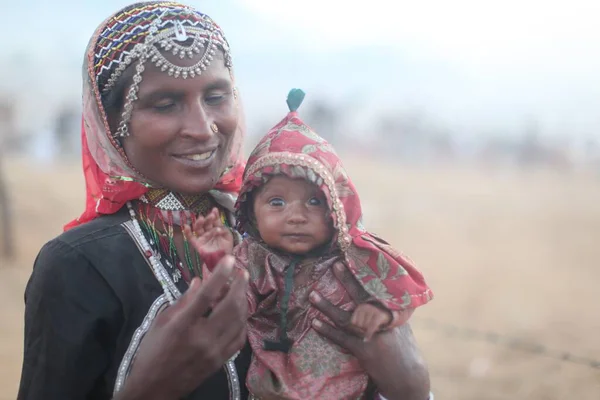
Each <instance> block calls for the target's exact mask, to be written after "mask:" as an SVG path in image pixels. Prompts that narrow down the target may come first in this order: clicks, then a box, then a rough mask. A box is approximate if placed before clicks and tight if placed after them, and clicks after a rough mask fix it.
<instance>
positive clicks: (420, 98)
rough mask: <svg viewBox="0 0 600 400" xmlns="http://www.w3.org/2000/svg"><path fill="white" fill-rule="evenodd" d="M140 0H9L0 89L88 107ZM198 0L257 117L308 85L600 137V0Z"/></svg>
mask: <svg viewBox="0 0 600 400" xmlns="http://www.w3.org/2000/svg"><path fill="white" fill-rule="evenodd" d="M128 3H129V2H128V1H116V0H104V1H90V0H88V1H75V0H71V1H67V0H54V1H51V2H49V1H46V0H34V1H29V2H22V3H19V4H17V3H16V2H14V1H12V2H8V1H6V0H2V4H1V5H2V9H3V12H2V14H3V24H1V25H0V34H2V37H4V38H7V37H8V38H11V39H10V40H9V41H8V42H7V41H6V40H5V41H4V42H3V52H2V56H0V57H2V58H0V66H1V67H2V71H3V72H4V73H3V78H2V84H1V85H0V87H2V88H4V89H11V90H12V91H13V93H15V96H18V97H20V98H26V99H27V103H28V104H30V105H31V104H36V105H41V104H44V102H47V100H48V99H55V100H56V102H62V101H75V102H77V101H78V100H79V93H78V92H79V88H80V82H81V78H80V65H81V60H82V54H83V51H84V48H85V45H86V43H87V40H88V38H89V36H90V34H91V33H92V31H93V30H94V28H95V27H96V25H98V23H100V22H101V21H102V19H104V18H105V17H106V16H107V15H108V14H110V13H111V12H113V11H115V10H116V9H117V8H119V7H120V6H123V5H126V4H128ZM188 3H189V4H191V5H195V6H197V7H198V8H199V9H200V10H201V11H205V12H207V13H208V14H210V15H211V16H212V17H213V18H214V19H215V20H217V21H218V22H219V24H221V26H222V27H223V28H224V30H225V32H226V35H227V37H228V39H229V41H230V42H231V44H232V47H233V50H234V57H235V58H234V62H235V67H236V71H237V74H238V79H239V82H240V86H241V88H242V91H243V95H244V99H245V100H246V104H247V109H248V113H249V120H250V121H255V122H258V121H262V120H268V121H271V122H276V121H274V120H273V118H279V117H281V116H282V115H283V112H284V111H285V103H284V101H283V99H284V98H285V95H286V93H287V91H288V89H289V88H291V87H302V88H304V89H305V90H306V91H307V92H308V94H309V97H307V101H310V99H311V97H312V98H313V99H314V98H318V97H325V98H328V99H331V100H335V101H338V102H340V104H345V105H347V106H348V110H349V113H356V112H357V110H358V112H360V111H364V112H366V113H371V114H372V113H378V112H382V111H384V110H394V109H401V110H417V111H423V112H427V113H428V114H431V115H432V117H433V118H436V119H437V120H439V121H440V122H442V123H445V124H447V125H448V126H450V127H452V128H453V129H454V130H456V131H458V132H459V133H460V132H472V131H481V130H484V131H492V132H494V131H506V132H507V133H506V134H511V133H512V134H514V133H515V132H516V131H517V130H518V128H519V127H521V126H522V125H523V124H524V123H525V121H531V120H537V121H538V122H539V123H540V124H541V126H542V127H543V128H545V130H546V131H547V132H548V133H549V134H564V133H565V132H570V133H572V134H573V135H578V136H582V135H595V136H596V137H600V23H598V21H599V20H600V1H597V0H588V1H585V0H554V1H552V0H547V1H538V0H520V1H517V0H503V1H487V0H478V1H476V0H453V1H447V0H438V1H427V0H421V1H414V0H413V1H395V2H391V1H383V0H369V1H362V2H356V3H354V5H352V6H351V5H349V4H350V2H349V1H342V0H302V1H286V0H202V1H189V2H188ZM17 56H18V57H21V58H17ZM23 57H26V58H27V59H28V60H29V64H28V66H24V65H23V63H16V62H15V59H22V58H23ZM23 87H26V88H27V90H26V91H23V90H21V91H20V92H19V90H18V89H21V88H23ZM19 93H21V94H19ZM31 107H32V106H30V108H31ZM36 107H37V106H36ZM36 109H37V108H36ZM40 119H43V118H42V116H41V115H40Z"/></svg>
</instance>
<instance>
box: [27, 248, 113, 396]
mask: <svg viewBox="0 0 600 400" xmlns="http://www.w3.org/2000/svg"><path fill="white" fill-rule="evenodd" d="M121 318H122V312H121V308H120V304H119V302H118V300H117V299H116V297H115V295H114V294H113V292H112V291H111V289H110V287H109V286H108V285H107V283H106V282H105V281H104V279H102V277H101V276H100V275H99V274H98V272H97V271H96V270H95V269H94V268H93V267H92V266H91V265H90V263H89V262H88V260H86V259H85V258H84V257H83V256H82V255H81V254H80V253H79V252H78V251H77V250H76V249H73V248H72V247H71V246H69V245H67V244H65V243H64V242H61V241H59V240H53V241H51V242H49V243H48V244H46V245H45V246H44V247H43V248H42V250H41V251H40V253H39V255H38V257H37V259H36V262H35V265H34V269H33V273H32V275H31V278H30V279H29V282H28V284H27V288H26V292H25V346H24V357H23V370H22V375H21V383H20V388H19V394H18V399H19V400H37V399H40V400H41V399H84V398H87V397H88V396H89V394H90V393H92V392H95V393H97V394H99V395H101V394H102V391H104V392H106V393H105V396H106V398H110V394H111V392H112V388H106V387H102V386H99V379H98V378H99V377H100V376H102V374H103V373H104V371H106V369H107V368H108V366H109V363H110V360H111V356H112V351H113V350H114V341H115V340H116V337H117V329H118V328H117V327H118V326H119V324H120V322H119V321H120V320H121ZM98 397H101V396H98Z"/></svg>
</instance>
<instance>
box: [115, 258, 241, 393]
mask: <svg viewBox="0 0 600 400" xmlns="http://www.w3.org/2000/svg"><path fill="white" fill-rule="evenodd" d="M233 264H234V259H233V257H232V256H225V257H224V258H222V259H221V261H220V262H219V263H218V265H217V267H216V269H215V271H214V273H213V274H212V275H211V276H210V278H208V279H207V280H206V281H205V282H203V283H202V284H201V283H200V281H199V280H198V279H197V278H194V280H193V281H192V282H191V284H190V287H189V289H188V290H187V291H186V292H185V294H184V295H183V296H182V297H181V298H180V300H179V301H178V302H177V303H176V304H174V305H173V306H170V307H168V308H167V309H166V310H164V311H163V312H161V313H159V314H158V316H157V317H156V319H155V320H154V322H153V324H152V326H151V327H150V329H149V330H148V332H147V333H146V335H145V336H144V338H143V340H142V342H141V343H140V347H139V350H138V353H137V355H136V357H135V359H134V362H133V366H132V369H131V372H130V374H129V377H128V378H127V381H126V382H125V385H124V387H123V389H122V390H121V391H120V392H119V393H118V395H117V397H115V400H116V399H119V400H125V399H162V400H168V399H179V398H181V397H183V396H185V395H187V394H189V393H191V392H192V391H193V390H194V389H195V388H197V387H198V386H200V385H201V384H202V382H203V381H204V380H205V379H206V378H208V377H209V376H211V375H212V374H214V373H215V372H216V371H217V370H218V369H219V368H221V367H222V366H223V365H224V364H225V363H226V362H227V360H229V359H230V358H231V357H232V356H233V355H234V354H235V353H236V352H237V351H239V350H241V349H242V347H243V346H244V344H245V342H246V320H247V314H248V303H247V300H246V291H247V286H248V274H247V272H245V271H241V270H238V269H235V268H234V267H233ZM221 293H224V297H223V298H222V299H220V300H219V301H218V302H217V299H219V298H220V294H221ZM215 303H216V304H215ZM212 305H214V308H212ZM211 308H212V310H211Z"/></svg>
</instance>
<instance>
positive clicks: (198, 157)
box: [184, 151, 213, 161]
mask: <svg viewBox="0 0 600 400" xmlns="http://www.w3.org/2000/svg"><path fill="white" fill-rule="evenodd" d="M212 153H213V152H212V151H207V152H206V153H202V154H190V155H188V156H184V158H187V159H189V160H192V161H202V160H206V159H207V158H209V157H210V156H211V155H212Z"/></svg>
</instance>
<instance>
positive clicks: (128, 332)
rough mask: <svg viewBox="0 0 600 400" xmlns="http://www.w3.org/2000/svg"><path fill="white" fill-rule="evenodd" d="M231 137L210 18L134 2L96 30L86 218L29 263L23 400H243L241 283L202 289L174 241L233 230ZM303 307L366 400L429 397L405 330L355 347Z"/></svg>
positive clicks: (229, 90) (183, 247)
mask: <svg viewBox="0 0 600 400" xmlns="http://www.w3.org/2000/svg"><path fill="white" fill-rule="evenodd" d="M243 127H244V126H243V114H242V110H241V105H240V102H239V98H238V95H237V92H236V89H235V82H234V79H233V73H232V64H231V55H230V51H229V45H228V44H227V41H226V40H225V37H224V36H223V32H222V31H221V29H220V28H219V26H218V25H216V24H215V23H214V22H213V21H212V20H211V19H210V18H209V17H207V16H205V15H203V14H201V13H199V12H197V11H195V10H193V9H192V8H189V7H186V6H183V5H180V4H177V3H172V2H150V3H138V4H134V5H131V6H129V7H126V8H125V9H123V10H121V11H119V12H117V13H116V14H115V15H113V16H112V17H110V18H108V19H107V20H106V21H105V22H104V23H103V24H102V25H101V26H100V27H99V28H98V29H97V31H96V33H95V34H94V36H93V37H92V39H91V40H90V43H89V45H88V50H87V52H86V58H85V63H84V93H83V126H82V138H83V165H84V171H85V177H86V186H87V201H86V210H85V212H84V213H83V215H82V216H81V217H79V218H78V219H77V220H75V221H73V222H72V223H71V224H69V225H68V226H67V227H66V232H65V233H63V234H62V235H60V236H59V237H57V238H55V239H53V240H52V241H50V242H48V243H47V244H46V245H45V246H44V247H43V249H42V250H41V251H40V253H39V255H38V258H37V259H36V262H35V266H34V271H33V274H32V277H31V279H30V281H29V283H28V285H27V289H26V310H25V355H24V362H23V374H22V378H21V386H20V390H19V396H18V398H19V399H111V398H113V399H179V398H187V399H203V398H209V399H245V398H247V391H246V389H245V387H244V385H243V384H242V385H240V381H242V382H243V381H244V377H245V374H246V370H247V367H248V365H249V357H250V350H249V348H248V346H247V345H245V343H246V329H245V322H246V317H247V304H246V297H245V291H246V289H247V282H248V278H247V276H245V275H242V274H238V273H236V272H234V269H233V261H232V260H231V258H224V259H223V260H222V261H221V262H220V264H219V265H218V266H217V268H216V270H215V272H214V274H212V275H211V276H210V278H208V279H206V280H205V281H203V282H202V283H201V284H200V282H201V278H202V263H201V260H200V259H199V257H198V256H197V254H195V253H194V252H192V251H190V249H189V247H188V245H187V242H186V241H185V239H184V238H183V235H182V234H181V229H180V226H181V225H182V224H183V223H185V222H193V220H194V216H195V215H198V214H199V213H200V214H205V213H207V212H208V211H209V210H210V209H211V208H212V207H214V206H217V207H218V208H219V210H220V212H221V218H222V221H223V222H224V223H225V224H228V226H233V225H232V223H233V220H232V215H231V210H232V207H233V202H234V201H235V198H236V193H237V191H238V189H239V184H240V180H241V175H242V169H243V163H242V161H241V155H240V144H241V140H242V136H243ZM336 274H337V277H338V279H340V281H341V282H343V283H344V285H345V287H347V288H348V291H349V292H350V294H351V295H352V296H353V297H354V298H358V297H359V296H361V295H362V293H361V292H360V291H359V286H358V285H357V284H356V282H354V281H353V278H352V277H351V276H350V275H349V273H348V272H347V271H345V270H344V269H343V268H342V269H341V270H339V271H337V272H336ZM314 302H315V305H316V306H317V307H318V308H319V309H320V310H321V311H322V312H323V313H324V314H325V315H327V316H329V317H330V318H331V320H332V321H334V322H335V323H336V325H337V327H334V326H330V325H327V324H319V326H318V332H319V333H320V334H322V335H323V336H325V337H327V338H328V339H330V340H332V341H334V342H335V343H337V344H339V345H340V346H342V347H344V348H346V349H347V350H348V351H349V352H351V353H352V354H354V355H355V356H356V357H357V358H358V359H359V361H360V362H361V365H362V366H363V367H364V369H365V370H366V371H367V373H368V375H369V377H370V378H371V381H372V386H373V391H374V392H375V388H377V389H376V390H377V391H378V392H379V393H381V394H382V395H384V396H386V397H387V398H394V399H419V400H421V399H425V398H427V393H428V389H429V378H428V374H427V370H426V368H425V367H424V365H423V362H422V359H421V357H420V355H419V353H418V351H417V349H416V345H415V343H414V339H413V337H412V333H411V332H410V328H409V327H404V328H399V329H396V330H394V331H392V332H390V333H386V334H380V335H377V336H376V337H375V338H374V339H373V340H372V341H370V342H368V343H363V342H362V341H361V340H359V339H358V338H357V337H356V336H354V335H352V332H348V331H347V330H345V329H344V326H346V324H347V321H348V315H347V313H346V312H344V311H342V310H339V309H337V308H335V307H333V306H332V305H331V303H329V302H328V301H327V300H326V299H324V298H318V297H317V298H315V299H314Z"/></svg>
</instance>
